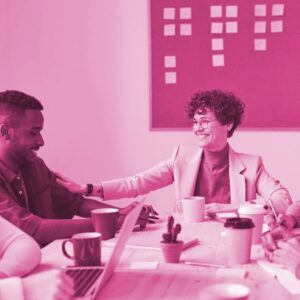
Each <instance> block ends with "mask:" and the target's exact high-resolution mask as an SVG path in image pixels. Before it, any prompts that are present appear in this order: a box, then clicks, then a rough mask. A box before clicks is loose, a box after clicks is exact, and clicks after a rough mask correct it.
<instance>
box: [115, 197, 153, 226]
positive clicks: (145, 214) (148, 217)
mask: <svg viewBox="0 0 300 300" xmlns="http://www.w3.org/2000/svg"><path fill="white" fill-rule="evenodd" d="M137 204H138V202H137V201H135V202H133V203H131V204H129V205H128V206H126V207H124V208H122V209H120V211H119V218H118V225H117V228H118V229H120V228H121V226H122V224H123V222H124V219H125V216H126V215H127V214H128V213H129V212H130V211H131V210H132V209H133V208H134V207H135V206H136V205H137ZM157 216H158V213H157V212H156V211H155V210H154V208H153V207H152V206H151V205H144V206H143V208H142V210H141V213H140V215H139V218H138V220H137V222H136V224H137V225H140V230H142V229H144V228H145V227H146V224H147V223H151V224H152V223H155V221H154V219H158V217H157Z"/></svg>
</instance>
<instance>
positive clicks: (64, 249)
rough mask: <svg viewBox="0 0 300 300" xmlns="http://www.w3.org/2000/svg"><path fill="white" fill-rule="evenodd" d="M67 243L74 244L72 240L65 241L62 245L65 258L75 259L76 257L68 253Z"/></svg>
mask: <svg viewBox="0 0 300 300" xmlns="http://www.w3.org/2000/svg"><path fill="white" fill-rule="evenodd" d="M67 242H70V243H72V244H73V242H72V240H64V241H63V243H62V245H61V249H62V252H63V254H64V256H66V257H67V258H70V259H74V256H72V255H70V254H69V253H68V252H67V249H66V244H67Z"/></svg>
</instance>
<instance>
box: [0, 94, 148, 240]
mask: <svg viewBox="0 0 300 300" xmlns="http://www.w3.org/2000/svg"><path fill="white" fill-rule="evenodd" d="M42 110H43V106H42V104H41V103H40V102H39V101H38V100H37V99H36V98H34V97H32V96H29V95H27V94H25V93H22V92H19V91H5V92H1V93H0V215H1V216H2V217H3V218H5V219H7V220H9V221H10V222H11V223H13V224H15V225H16V226H17V227H19V228H21V229H22V230H23V231H25V232H26V233H27V234H29V235H31V236H32V237H34V238H35V239H36V241H37V242H38V243H39V244H40V245H41V246H44V245H46V244H48V243H50V242H51V241H53V240H55V239H62V238H68V237H70V236H72V235H73V234H74V233H80V232H89V231H94V228H93V225H92V221H91V218H90V212H91V210H92V209H95V208H100V207H105V206H106V207H107V206H108V205H105V204H103V203H101V202H99V201H96V200H93V199H88V198H84V197H82V196H80V195H78V194H74V193H71V192H69V191H67V190H66V189H65V188H63V187H62V186H60V185H58V184H57V183H56V175H55V174H54V173H52V172H51V170H50V169H49V168H48V167H47V166H46V165H45V163H44V161H43V160H42V159H41V158H39V157H37V154H36V153H37V151H38V150H39V148H40V147H42V146H43V145H44V140H43V137H42V135H41V131H42V130H43V125H44V118H43V114H42ZM131 207H132V205H129V206H128V207H126V208H124V209H123V210H120V216H122V215H124V214H126V213H127V212H128V211H129V210H130V208H131ZM74 215H78V216H81V217H85V218H82V219H72V218H73V216H74ZM148 215H149V212H148V211H147V213H146V218H145V216H143V218H142V219H143V220H144V219H147V217H148Z"/></svg>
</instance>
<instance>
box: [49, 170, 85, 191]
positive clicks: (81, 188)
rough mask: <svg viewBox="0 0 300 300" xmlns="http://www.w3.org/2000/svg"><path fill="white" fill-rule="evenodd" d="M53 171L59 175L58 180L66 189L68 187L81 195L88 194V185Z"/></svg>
mask: <svg viewBox="0 0 300 300" xmlns="http://www.w3.org/2000/svg"><path fill="white" fill-rule="evenodd" d="M53 173H54V174H55V175H56V176H57V178H56V182H57V183H58V184H59V185H61V186H63V187H64V188H65V189H67V190H68V191H69V192H71V193H74V194H81V195H85V194H86V192H87V190H86V189H87V187H86V185H85V184H83V185H80V184H78V183H76V182H74V181H72V180H71V179H69V178H68V177H66V176H64V175H62V174H60V173H58V172H53Z"/></svg>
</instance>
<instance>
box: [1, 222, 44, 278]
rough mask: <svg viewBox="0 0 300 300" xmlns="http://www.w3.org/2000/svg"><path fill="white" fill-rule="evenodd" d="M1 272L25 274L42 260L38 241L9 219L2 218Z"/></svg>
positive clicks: (5, 273) (12, 274)
mask: <svg viewBox="0 0 300 300" xmlns="http://www.w3.org/2000/svg"><path fill="white" fill-rule="evenodd" d="M0 228H1V231H2V233H1V238H0V243H1V245H0V247H1V248H0V256H1V260H0V272H1V277H2V278H3V277H4V275H6V276H23V275H25V274H27V273H29V272H30V271H32V270H33V269H34V268H35V267H36V266H37V265H38V264H39V263H40V261H41V249H40V247H39V245H38V244H37V242H36V241H35V240H34V239H33V238H32V237H30V236H28V235H27V234H25V233H24V232H23V231H21V230H20V229H19V228H17V227H16V226H14V225H13V224H11V223H10V222H9V221H7V220H5V219H3V218H0Z"/></svg>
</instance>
